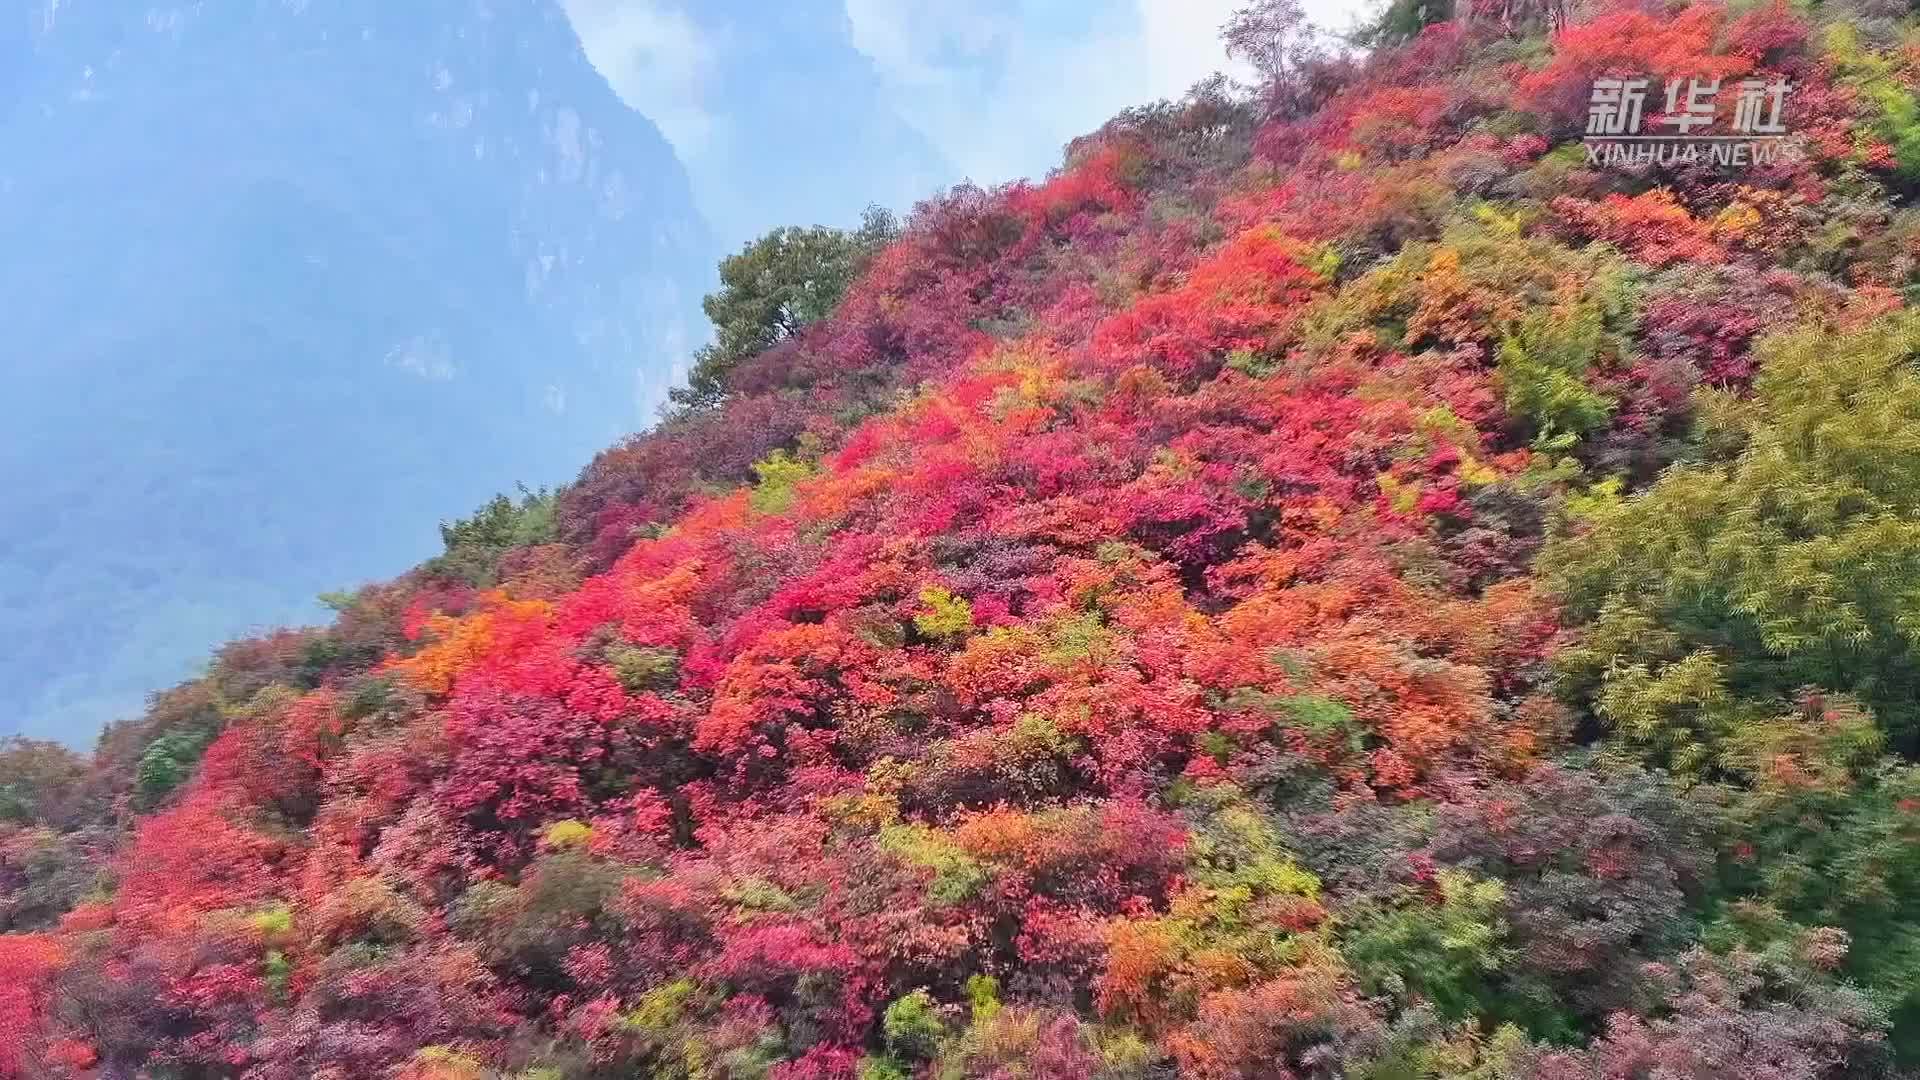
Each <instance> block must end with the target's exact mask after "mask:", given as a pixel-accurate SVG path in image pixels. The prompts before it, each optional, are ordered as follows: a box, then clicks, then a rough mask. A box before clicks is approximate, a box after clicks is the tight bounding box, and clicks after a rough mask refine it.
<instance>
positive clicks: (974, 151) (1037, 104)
mask: <svg viewBox="0 0 1920 1080" xmlns="http://www.w3.org/2000/svg"><path fill="white" fill-rule="evenodd" d="M844 2H845V6H846V12H847V19H848V21H849V22H850V23H851V24H852V27H853V41H854V45H855V47H857V48H858V49H860V51H861V52H863V53H865V54H866V55H867V57H868V58H869V59H871V60H872V61H873V63H874V65H875V67H876V68H878V69H879V71H880V73H881V75H882V77H883V78H884V79H885V80H886V81H887V84H888V86H889V88H890V90H891V91H892V93H893V94H894V95H895V107H896V108H897V109H898V110H899V111H900V113H901V114H902V115H903V116H905V117H906V118H907V119H908V121H909V122H911V123H913V124H914V125H915V126H917V127H918V128H920V130H921V131H922V132H924V133H925V134H926V135H927V136H928V138H930V139H931V140H932V141H933V142H934V144H935V145H937V146H938V147H939V148H940V149H941V151H942V152H943V153H945V154H946V155H947V156H948V157H949V158H951V159H952V160H953V161H955V162H957V163H958V164H959V165H960V167H961V169H962V170H963V171H964V172H965V173H966V174H967V176H969V177H970V178H972V179H974V180H976V181H978V182H981V183H989V184H991V183H998V182H1001V181H1005V180H1010V179H1014V178H1017V177H1021V176H1038V175H1041V174H1044V173H1045V172H1046V171H1047V170H1048V169H1050V168H1052V167H1054V166H1055V165H1057V164H1058V163H1059V159H1060V150H1061V148H1062V147H1063V146H1064V145H1065V144H1066V143H1067V142H1068V141H1069V140H1070V139H1072V138H1074V137H1075V136H1078V135H1083V134H1085V133H1087V132H1089V131H1092V130H1093V129H1095V128H1097V127H1099V126H1100V125H1101V124H1102V123H1104V122H1105V121H1106V120H1107V118H1109V117H1111V116H1112V115H1114V114H1115V113H1117V112H1119V111H1120V110H1121V109H1124V108H1127V107H1128V106H1131V105H1139V104H1144V103H1146V102H1150V101H1155V100H1158V99H1160V98H1178V97H1180V96H1181V95H1182V94H1185V93H1186V92H1187V90H1188V89H1189V88H1191V87H1192V86H1193V84H1194V83H1196V82H1198V81H1200V80H1201V79H1203V78H1205V77H1207V76H1208V75H1210V74H1212V73H1214V72H1215V71H1226V72H1227V74H1229V75H1231V76H1234V77H1235V78H1238V79H1242V80H1245V79H1247V78H1249V77H1250V76H1251V72H1250V71H1249V70H1248V69H1247V68H1245V67H1244V66H1243V65H1240V64H1237V63H1235V62H1232V61H1229V60H1228V58H1227V55H1226V50H1225V48H1224V47H1223V46H1222V44H1221V41H1220V26H1221V24H1223V23H1225V22H1226V21H1227V19H1228V17H1229V16H1231V15H1232V14H1233V12H1234V10H1235V9H1236V8H1238V7H1240V6H1241V5H1242V4H1244V3H1245V2H1246V0H1097V2H1094V3H1087V4H1082V5H1078V6H1074V7H1071V8H1068V7H1067V6H1066V5H1060V4H1056V3H1051V2H1049V0H993V2H991V3H988V2H985V0H975V2H969V0H923V2H919V3H907V2H903V0H844ZM1305 3H1306V8H1307V15H1308V18H1309V19H1311V20H1312V21H1314V22H1315V23H1317V24H1318V25H1320V26H1322V27H1324V28H1329V29H1344V28H1346V27H1347V26H1349V25H1350V24H1351V23H1352V22H1353V21H1354V20H1355V19H1356V18H1357V17H1358V15H1359V13H1360V12H1361V11H1363V10H1365V9H1366V8H1368V7H1370V6H1371V4H1370V3H1369V2H1368V0H1305Z"/></svg>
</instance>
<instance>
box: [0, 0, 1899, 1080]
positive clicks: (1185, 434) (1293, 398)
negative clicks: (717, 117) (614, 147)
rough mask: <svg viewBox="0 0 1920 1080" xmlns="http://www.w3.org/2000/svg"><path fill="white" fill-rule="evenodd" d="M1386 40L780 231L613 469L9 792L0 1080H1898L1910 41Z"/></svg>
mask: <svg viewBox="0 0 1920 1080" xmlns="http://www.w3.org/2000/svg"><path fill="white" fill-rule="evenodd" d="M1430 14H1431V12H1429V11H1428V10H1427V9H1426V8H1423V7H1419V6H1417V5H1411V4H1409V5H1403V6H1401V7H1396V8H1394V9H1392V10H1390V11H1389V12H1388V13H1387V16H1386V18H1385V19H1384V21H1383V23H1382V25H1381V27H1380V30H1379V40H1378V41H1377V42H1376V44H1375V47H1374V48H1372V49H1371V50H1369V51H1367V52H1366V53H1365V54H1364V55H1357V56H1348V55H1339V54H1336V53H1334V52H1331V51H1325V50H1319V51H1317V50H1316V49H1314V48H1313V47H1311V46H1310V45H1306V44H1303V43H1301V41H1300V40H1299V39H1298V37H1297V36H1296V37H1293V38H1289V36H1288V35H1287V33H1285V32H1286V31H1287V30H1289V29H1291V26H1292V23H1291V19H1290V13H1289V12H1288V11H1287V9H1286V6H1285V5H1284V4H1283V3H1278V2H1268V3H1263V4H1260V5H1257V6H1256V7H1255V8H1253V9H1250V10H1249V11H1248V12H1247V13H1246V14H1245V15H1243V16H1242V17H1241V18H1240V19H1238V20H1237V21H1236V23H1235V24H1233V25H1232V26H1231V27H1230V29H1231V31H1232V34H1231V35H1230V42H1231V44H1232V45H1233V46H1234V47H1235V48H1236V49H1237V50H1239V51H1240V52H1242V53H1243V54H1245V55H1247V56H1249V57H1250V58H1251V59H1253V60H1254V61H1255V62H1256V63H1258V64H1260V65H1261V66H1262V68H1263V70H1264V71H1265V73H1266V75H1267V77H1268V80H1269V81H1268V84H1267V85H1266V86H1264V87H1262V88H1261V89H1260V90H1259V91H1258V92H1257V93H1252V94H1242V93H1237V92H1234V91H1232V90H1231V88H1229V87H1227V86H1225V85H1224V84H1218V83H1216V84H1210V85H1203V86H1202V87H1200V88H1197V89H1196V91H1195V92H1194V94H1193V95H1191V96H1190V97H1189V98H1188V99H1187V100H1184V101H1182V102H1178V103H1168V104H1160V105H1155V106H1150V107H1145V108H1141V109H1138V110H1136V111H1133V112H1130V113H1127V114H1124V115H1122V116H1120V117H1118V118H1116V119H1115V120H1113V121H1112V122H1111V123H1110V124H1108V125H1107V126H1106V127H1105V128H1104V129H1102V130H1101V131H1099V132H1097V133H1095V134H1093V135H1090V136H1088V137H1086V138H1084V139H1082V140H1080V141H1078V142H1076V143H1075V144H1074V145H1073V146H1072V147H1070V148H1069V151H1068V154H1067V158H1066V161H1065V163H1064V164H1063V166H1062V167H1061V168H1060V169H1059V170H1058V171H1057V172H1056V173H1054V174H1053V175H1052V176H1050V177H1049V178H1047V179H1045V180H1044V181H1040V182H1033V183H1023V184H1015V185H1012V186H1009V187H1006V188H1004V189H999V190H993V191H983V190H978V189H971V188H961V189H956V190H954V191H951V192H949V193H947V194H946V195H944V196H942V197H940V198H936V199H933V200H930V201H928V202H927V203H925V204H923V205H922V206H921V207H920V208H919V209H918V210H917V211H916V212H915V213H914V214H913V215H911V217H910V218H909V219H908V220H906V221H905V222H903V223H894V222H892V221H890V220H888V219H886V218H885V216H884V215H873V216H872V217H871V218H870V220H869V221H868V223H867V225H866V226H865V227H863V228H862V229H861V230H860V231H858V232H849V233H840V232H834V231H832V230H810V231H801V230H788V231H782V232H777V233H774V234H771V235H769V236H768V237H766V238H764V239H763V240H761V241H759V242H757V243H756V244H754V245H752V246H750V247H749V248H748V249H747V250H745V251H743V252H742V253H740V254H739V255H738V256H736V257H735V258H733V259H730V260H729V261H728V263H727V264H725V265H724V266H723V267H722V275H721V276H722V281H723V287H722V289H721V291H720V292H718V293H716V294H715V295H714V296H713V297H711V298H709V301H708V313H709V314H710V315H711V316H712V317H713V319H714V321H715V323H716V325H717V327H718V330H719V333H718V336H717V338H716V341H715V344H714V345H713V346H710V347H709V348H708V349H707V350H705V351H704V352H703V353H702V354H701V356H700V357H699V358H698V364H697V366H696V368H695V372H694V377H693V379H692V381H691V383H690V385H689V386H688V387H687V388H685V389H683V390H682V391H680V392H679V393H678V394H677V395H676V397H677V400H678V402H679V405H678V409H677V411H676V412H675V413H674V414H673V415H672V416H671V417H670V418H669V419H667V420H666V421H664V422H663V423H662V424H661V425H660V426H659V427H658V428H657V429H656V430H654V431H652V432H649V433H647V434H644V435H641V436H637V437H635V438H633V439H631V440H629V441H628V442H626V443H624V444H622V445H620V446H617V447H614V448H612V449H610V450H607V451H606V452H604V453H602V454H601V455H600V456H599V457H598V458H597V459H596V460H594V461H593V462H592V463H591V464H590V465H589V466H588V467H587V468H586V469H585V471H584V472H583V473H582V474H581V475H580V477H579V479H578V481H577V482H576V483H574V484H572V485H570V486H568V487H566V488H565V489H564V490H561V491H558V492H554V493H544V492H535V493H529V494H525V495H523V496H521V497H519V498H505V497H503V498H501V499H499V500H496V501H495V502H494V503H492V504H490V505H489V506H487V507H485V508H483V509H482V510H481V511H480V512H479V513H478V514H476V515H475V516H474V517H472V518H469V519H467V520H464V521H460V522H455V523H450V524H449V525H447V526H446V527H445V529H444V530H443V531H444V533H445V539H446V551H445V553H444V555H442V556H440V557H438V558H436V559H435V560H433V561H432V562H430V563H428V564H426V565H424V566H422V567H420V568H418V569H417V570H416V571H414V572H412V573H410V574H408V575H406V576H405V577H403V578H401V579H399V580H397V581H394V582H391V583H387V584H382V585H376V586H372V587H369V588H365V589H362V590H360V591H359V592H357V593H354V594H352V595H340V596H336V597H333V598H332V602H333V603H334V605H335V607H336V608H337V610H338V617H337V619H336V620H335V622H334V623H333V624H332V625H331V626H329V627H326V628H324V629H315V630H305V631H286V632H282V633H278V634H274V635H271V636H267V637H264V638H261V639H258V640H252V641H243V642H237V643H234V644H232V645H229V646H227V647H226V648H225V649H223V650H222V651H221V652H220V653H219V655H218V656H217V657H216V658H215V660H214V661H213V662H212V663H211V665H210V667H209V671H208V674H207V675H206V676H205V677H203V678H201V679H198V680H196V681H193V682H189V683H187V684H185V685H182V686H180V687H178V688H176V689H174V690H171V691H168V692H166V693H164V694H160V695H158V696H156V697H155V698H154V699H153V701H152V703H151V707H150V708H149V709H148V711H147V713H146V714H145V716H144V717H142V718H140V719H138V720H135V721H131V722H127V723H123V724H120V725H118V726H115V727H114V728H112V729H110V730H109V731H108V732H107V733H106V734H105V735H104V736H103V738H102V739H101V742H100V745H99V747H98V749H97V750H96V752H95V753H94V754H93V755H92V756H91V757H90V758H80V757H76V756H74V755H71V754H68V753H66V752H65V751H62V750H60V749H59V748H57V747H52V746H48V745H44V744H38V743H31V742H23V741H14V742H11V743H8V744H4V746H0V822H4V824H0V930H4V931H6V932H5V933H4V934H0V1076H17V1077H32V1078H78V1077H133V1076H149V1077H175V1078H202V1077H206V1078H211V1077H247V1078H258V1080H299V1078H306V1077H326V1078H334V1080H348V1078H360V1077H399V1078H412V1080H479V1078H496V1077H497V1078H507V1077H511V1078H517V1080H574V1078H599V1077H605V1078H613V1077H630V1076H652V1077H672V1078H680V1080H695V1078H700V1080H746V1078H766V1080H855V1078H857V1080H907V1078H929V1080H961V1078H969V1077H980V1078H987V1077H992V1078H996V1080H1091V1078H1102V1080H1146V1078H1156V1077H1182V1078H1196V1080H1226V1078H1235V1077H1247V1078H1253V1077H1280V1078H1307V1077H1315V1078H1332V1077H1354V1078H1370V1080H1412V1078H1420V1077H1462V1078H1467V1077H1471V1078H1479V1080H1520V1078H1540V1080H1577V1078H1578V1080H1587V1078H1592V1080H1599V1078H1616V1077H1617V1078H1629V1077H1631V1078H1649V1080H1651V1078H1681V1077H1688V1078H1691V1077H1708V1078H1739V1080H1813V1078H1840V1077H1848V1078H1855V1077H1876V1076H1891V1075H1900V1074H1902V1073H1904V1072H1906V1071H1907V1070H1910V1069H1914V1068H1916V1067H1920V768H1917V767H1916V765H1915V758H1916V756H1917V755H1920V367H1917V366H1916V358H1920V311H1915V310H1913V309H1911V308H1910V307H1909V306H1908V302H1909V298H1910V295H1911V294H1912V291H1913V290H1914V288H1915V287H1916V285H1920V209H1916V208H1914V207H1912V206H1911V202H1912V197H1913V195H1914V193H1915V192H1916V191H1917V190H1920V30H1917V29H1916V27H1915V25H1914V24H1913V22H1912V21H1911V18H1910V16H1908V14H1907V12H1906V9H1905V8H1904V7H1903V6H1899V5H1887V4H1882V3H1880V2H1879V0H1828V2H1825V3H1821V4H1817V5H1812V6H1810V7H1805V8H1801V7H1793V6H1786V5H1783V4H1778V3H1747V4H1737V5H1734V6H1732V7H1720V6H1712V5H1706V4H1694V5H1691V6H1661V5H1658V4H1652V3H1632V2H1629V3H1626V4H1624V5H1622V4H1614V5H1613V6H1601V7H1593V8H1585V9H1576V10H1574V11H1571V12H1569V11H1566V10H1563V9H1561V8H1558V7H1546V6H1541V5H1530V4H1527V3H1524V2H1521V0H1512V2H1508V3H1499V2H1491V3H1482V4H1480V5H1478V6H1477V7H1475V8H1474V10H1472V11H1471V12H1467V11H1464V10H1463V12H1462V15H1463V17H1462V18H1460V19H1458V20H1455V21H1446V22H1439V23H1434V24H1431V25H1423V23H1425V22H1427V20H1428V18H1429V17H1430ZM1289 42H1291V44H1290V43H1289ZM1609 76H1613V77H1620V76H1626V77H1641V78H1647V79H1649V80H1651V81H1652V85H1653V86H1654V87H1655V92H1654V93H1653V94H1652V95H1650V96H1649V100H1648V104H1647V109H1648V115H1649V117H1651V116H1653V115H1654V114H1655V113H1656V112H1658V111H1659V109H1658V106H1659V102H1658V100H1657V99H1658V97H1659V93H1658V88H1659V87H1660V86H1661V85H1663V84H1664V82H1665V81H1666V80H1670V79H1696V78H1697V79H1702V80H1713V79H1718V80H1720V82H1721V84H1722V85H1724V86H1726V87H1728V88H1729V89H1730V88H1732V87H1733V86H1735V85H1737V84H1739V83H1741V82H1742V81H1743V80H1748V79H1756V80H1759V81H1760V82H1761V83H1763V84H1771V83H1773V82H1774V81H1776V80H1779V79H1784V80H1787V81H1788V82H1789V83H1790V84H1791V86H1792V88H1793V96H1792V98H1791V99H1790V101H1791V105H1790V110H1789V114H1788V120H1789V122H1790V124H1791V127H1792V131H1793V134H1792V136H1791V139H1792V142H1793V144H1794V146H1795V150H1796V152H1795V153H1793V154H1790V155H1783V156H1781V157H1779V158H1778V159H1775V160H1771V161H1769V162H1767V163H1765V164H1761V165H1754V166H1751V167H1747V168H1740V169H1731V168H1727V167H1723V166H1721V165H1718V164H1715V163H1712V162H1710V161H1700V160H1693V161H1689V160H1665V161H1659V162H1646V163H1641V164H1630V165H1628V166H1626V167H1615V166H1610V165H1604V164H1594V163H1593V162H1592V161H1591V160H1590V158H1589V155H1588V153H1587V148H1586V147H1584V146H1583V145H1582V142H1581V140H1582V136H1583V134H1584V133H1585V131H1586V130H1587V124H1588V121H1589V108H1590V101H1591V92H1592V89H1593V84H1594V80H1595V79H1596V78H1601V77H1609ZM458 452H459V449H458V448H457V447H453V448H449V453H458ZM342 524H343V527H347V526H349V525H350V526H351V527H355V528H377V527H380V524H381V523H379V522H360V523H342Z"/></svg>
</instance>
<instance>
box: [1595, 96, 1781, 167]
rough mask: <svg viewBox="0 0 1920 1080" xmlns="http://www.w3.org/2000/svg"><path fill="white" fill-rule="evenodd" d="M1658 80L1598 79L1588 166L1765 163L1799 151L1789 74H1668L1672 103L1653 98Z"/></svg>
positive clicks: (1668, 97) (1739, 164)
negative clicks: (1728, 80) (1651, 101)
mask: <svg viewBox="0 0 1920 1080" xmlns="http://www.w3.org/2000/svg"><path fill="white" fill-rule="evenodd" d="M1652 87H1653V80H1651V79H1644V78H1628V77H1607V78H1600V79H1595V80H1594V81H1593V95H1592V96H1591V97H1590V98H1588V101H1587V133H1586V138H1585V139H1584V140H1583V141H1584V142H1585V145H1586V148H1587V164H1589V165H1649V164H1667V163H1675V162H1704V163H1707V164H1712V165H1727V166H1747V165H1765V164H1768V163H1770V162H1774V161H1780V160H1783V159H1786V158H1789V157H1792V156H1794V155H1796V154H1797V153H1798V146H1797V144H1796V143H1795V142H1794V140H1793V138H1792V133H1791V132H1790V131H1789V130H1788V127H1787V119H1786V111H1787V97H1788V95H1789V94H1790V93H1792V91H1793V86H1792V84H1790V83H1788V82H1787V81H1786V80H1785V79H1783V78H1778V77H1775V78H1753V79H1741V80H1739V81H1738V82H1734V83H1732V84H1730V85H1728V86H1726V87H1723V86H1722V82H1721V80H1719V79H1668V80H1667V81H1666V83H1665V86H1664V90H1665V101H1664V102H1661V101H1660V99H1658V98H1656V99H1655V110H1654V111H1649V109H1648V107H1647V96H1648V93H1649V92H1650V91H1651V89H1652Z"/></svg>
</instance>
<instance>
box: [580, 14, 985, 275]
mask: <svg viewBox="0 0 1920 1080" xmlns="http://www.w3.org/2000/svg"><path fill="white" fill-rule="evenodd" d="M566 7H567V10H568V11H569V12H570V13H571V14H572V16H573V19H574V23H575V25H576V26H578V27H579V28H580V32H581V34H582V35H583V36H586V37H588V38H589V41H590V44H591V45H592V51H593V55H594V59H595V61H596V63H598V64H599V65H600V67H601V69H602V70H603V71H605V72H606V73H607V77H608V78H609V79H610V80H611V81H612V82H613V84H614V86H615V88H616V89H618V90H619V91H620V92H621V93H622V95H623V96H625V97H626V99H627V100H628V102H629V103H631V104H632V105H634V106H635V107H636V108H638V109H640V110H641V111H642V112H645V113H647V114H648V115H649V116H655V115H657V116H661V117H663V118H665V119H663V121H662V124H663V126H664V127H665V128H666V129H667V133H668V135H669V136H672V137H673V138H674V139H675V146H676V149H677V150H678V151H679V153H680V157H681V159H682V160H683V161H685V162H686V165H687V170H688V172H689V173H691V174H692V176H693V180H694V187H695V190H696V192H697V196H696V197H697V198H698V199H699V200H700V206H701V208H702V210H704V211H705V213H706V215H707V217H708V219H709V220H711V221H713V223H714V225H715V228H716V230H717V231H719V232H720V233H721V234H723V235H725V236H728V237H730V238H732V239H733V240H739V239H744V238H746V237H751V236H757V235H759V234H760V233H763V232H765V231H767V230H768V229H771V228H775V227H778V226H782V225H793V224H800V225H814V224H824V225H836V226H846V225H851V224H853V223H854V222H856V221H857V220H858V219H859V217H860V211H861V210H862V209H863V208H864V207H866V206H867V205H869V204H871V203H878V204H880V205H883V206H889V207H892V208H894V209H896V210H906V209H908V208H911V207H912V206H913V204H914V203H915V202H917V201H918V200H920V199H923V198H926V197H927V196H928V195H930V194H932V193H933V192H935V191H937V190H939V189H941V188H944V187H946V186H947V185H949V184H951V183H953V182H954V180H956V179H958V178H959V172H960V171H959V169H958V168H957V167H956V166H955V165H954V164H953V163H952V162H951V161H949V160H948V159H947V158H946V157H945V155H943V154H942V153H941V152H940V150H939V149H938V148H936V147H935V146H934V144H933V143H932V142H931V141H929V140H928V139H927V137H926V136H925V135H924V134H923V133H922V132H921V131H919V130H918V129H917V128H915V127H913V125H912V124H910V123H909V122H908V121H907V120H906V118H905V117H903V116H902V115H901V113H900V112H899V110H898V109H897V108H896V107H895V102H894V100H893V93H892V91H891V90H890V89H889V88H888V86H887V85H886V83H885V82H884V81H883V80H882V79H881V77H880V73H879V72H878V71H877V70H876V69H875V67H874V64H873V61H872V60H871V59H869V58H868V57H867V56H865V55H864V54H862V53H861V52H860V51H859V50H858V49H856V48H855V47H854V41H853V26H852V24H851V23H850V22H849V21H848V18H847V12H846V5H845V3H844V2H843V0H786V2H784V3H780V4H769V3H766V2H765V0H648V2H645V3H641V2H638V0H566ZM729 246H733V245H732V244H729Z"/></svg>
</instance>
